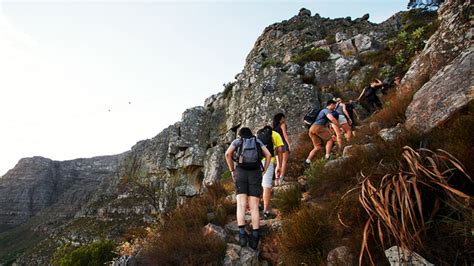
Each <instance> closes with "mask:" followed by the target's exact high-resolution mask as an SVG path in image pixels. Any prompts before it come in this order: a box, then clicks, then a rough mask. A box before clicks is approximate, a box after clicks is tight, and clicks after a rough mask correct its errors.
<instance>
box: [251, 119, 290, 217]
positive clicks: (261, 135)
mask: <svg viewBox="0 0 474 266" xmlns="http://www.w3.org/2000/svg"><path fill="white" fill-rule="evenodd" d="M257 138H258V139H259V140H260V141H261V142H262V143H263V144H264V145H265V146H266V147H267V149H268V151H269V152H270V154H271V156H272V158H271V161H270V165H269V166H268V169H267V171H266V172H265V174H264V175H263V178H262V187H263V197H262V198H263V218H264V219H270V218H273V217H274V214H273V213H271V212H270V198H271V196H272V182H273V176H274V175H275V173H276V176H279V175H280V172H281V162H282V157H283V156H282V148H283V146H284V143H283V140H282V138H281V136H280V134H278V132H276V131H274V130H273V129H272V127H271V126H265V127H263V128H262V129H260V130H259V131H258V132H257ZM275 155H276V156H275ZM275 157H276V158H275ZM262 162H264V163H265V164H266V162H267V159H266V158H263V160H262Z"/></svg>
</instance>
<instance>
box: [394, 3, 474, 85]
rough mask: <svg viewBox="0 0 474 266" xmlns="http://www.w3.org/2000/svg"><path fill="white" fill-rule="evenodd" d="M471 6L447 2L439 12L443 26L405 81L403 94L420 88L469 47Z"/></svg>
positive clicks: (430, 40) (411, 68)
mask: <svg viewBox="0 0 474 266" xmlns="http://www.w3.org/2000/svg"><path fill="white" fill-rule="evenodd" d="M469 14H470V2H469V1H463V0H448V1H446V2H445V3H444V4H443V5H442V6H441V7H440V9H439V10H438V20H439V21H440V26H439V28H438V30H437V31H436V32H435V33H434V34H433V35H432V36H431V38H430V39H429V40H428V42H427V43H426V46H425V48H424V49H423V51H422V52H421V54H420V55H419V56H418V57H417V58H416V59H415V61H414V62H413V63H412V65H411V67H410V69H409V70H408V72H407V73H406V74H405V76H404V77H403V79H402V89H401V90H400V93H407V91H410V90H411V91H413V90H416V89H418V88H420V87H421V86H422V85H423V84H424V83H425V82H427V81H428V80H429V79H430V78H431V77H433V76H434V75H435V74H436V73H437V72H438V71H439V70H440V69H442V68H443V67H444V66H446V65H448V64H449V63H450V62H451V61H452V60H453V59H454V58H456V57H458V55H459V54H460V53H461V52H463V51H466V50H467V49H468V48H469V47H470V40H471V37H470V35H471V33H470V32H469V29H470V27H471V25H470V17H469Z"/></svg>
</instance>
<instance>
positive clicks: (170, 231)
mask: <svg viewBox="0 0 474 266" xmlns="http://www.w3.org/2000/svg"><path fill="white" fill-rule="evenodd" d="M218 186H219V185H216V187H211V188H209V191H208V195H207V196H203V197H199V198H193V199H190V200H188V201H186V202H185V203H184V204H183V205H181V206H180V207H178V208H177V209H175V210H173V211H172V212H171V213H169V214H168V215H167V216H166V217H165V218H164V221H163V222H162V224H161V225H160V226H159V227H158V228H157V230H156V231H153V232H151V233H150V235H149V236H148V240H147V241H146V244H145V248H144V251H143V254H142V255H141V256H140V258H139V260H140V261H142V262H143V263H149V264H158V265H219V264H220V263H221V262H222V260H223V258H224V253H225V247H226V245H225V243H224V242H223V241H221V240H220V239H217V238H215V237H213V236H206V235H204V234H203V232H202V227H203V226H204V225H206V224H207V223H208V217H207V213H208V211H209V210H212V211H213V212H215V213H216V219H218V220H221V218H219V217H222V216H224V217H225V216H226V215H227V213H226V212H225V211H226V209H225V207H224V206H223V205H222V203H221V201H222V196H223V191H225V190H224V189H223V188H218ZM223 213H224V214H223ZM221 222H222V221H221Z"/></svg>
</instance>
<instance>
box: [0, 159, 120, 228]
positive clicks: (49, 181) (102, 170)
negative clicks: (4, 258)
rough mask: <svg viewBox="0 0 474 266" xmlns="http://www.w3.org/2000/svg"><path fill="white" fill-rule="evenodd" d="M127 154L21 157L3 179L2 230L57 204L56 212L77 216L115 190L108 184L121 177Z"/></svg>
mask: <svg viewBox="0 0 474 266" xmlns="http://www.w3.org/2000/svg"><path fill="white" fill-rule="evenodd" d="M123 156H124V155H116V156H103V157H95V158H91V159H77V160H72V161H63V162H59V161H53V160H50V159H46V158H43V157H33V158H25V159H21V160H20V161H19V162H18V164H17V165H16V166H15V168H13V169H12V170H10V171H8V172H7V173H6V174H5V175H4V176H3V177H2V179H0V202H1V205H0V206H1V207H0V233H1V232H3V231H5V230H8V229H9V228H12V227H15V226H18V225H20V224H22V223H24V222H26V221H27V220H28V219H29V218H31V217H33V216H36V215H38V214H39V213H41V212H42V211H45V210H46V209H47V208H50V209H51V208H54V210H55V211H54V213H55V215H56V216H59V217H73V216H74V215H75V214H76V213H77V212H78V211H79V210H81V208H82V207H83V206H84V205H86V203H88V202H89V201H90V200H92V199H93V198H94V197H96V196H97V195H98V194H107V193H108V192H109V193H110V192H111V191H110V190H108V188H110V187H111V185H112V184H113V183H114V182H116V180H118V165H119V161H120V158H122V157H123ZM50 211H51V210H50ZM59 217H58V218H59Z"/></svg>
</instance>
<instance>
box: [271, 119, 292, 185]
mask: <svg viewBox="0 0 474 266" xmlns="http://www.w3.org/2000/svg"><path fill="white" fill-rule="evenodd" d="M286 128H287V127H286V117H285V114H283V113H278V114H276V115H275V116H274V117H273V129H274V130H275V131H276V132H278V133H279V134H280V136H281V138H282V140H283V144H284V145H283V148H282V151H281V152H282V162H281V171H280V176H278V175H277V176H276V179H275V185H276V186H278V185H280V183H281V182H280V181H281V180H282V181H285V174H286V169H287V167H288V157H289V155H290V151H291V144H290V138H289V137H288V131H287V130H286Z"/></svg>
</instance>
